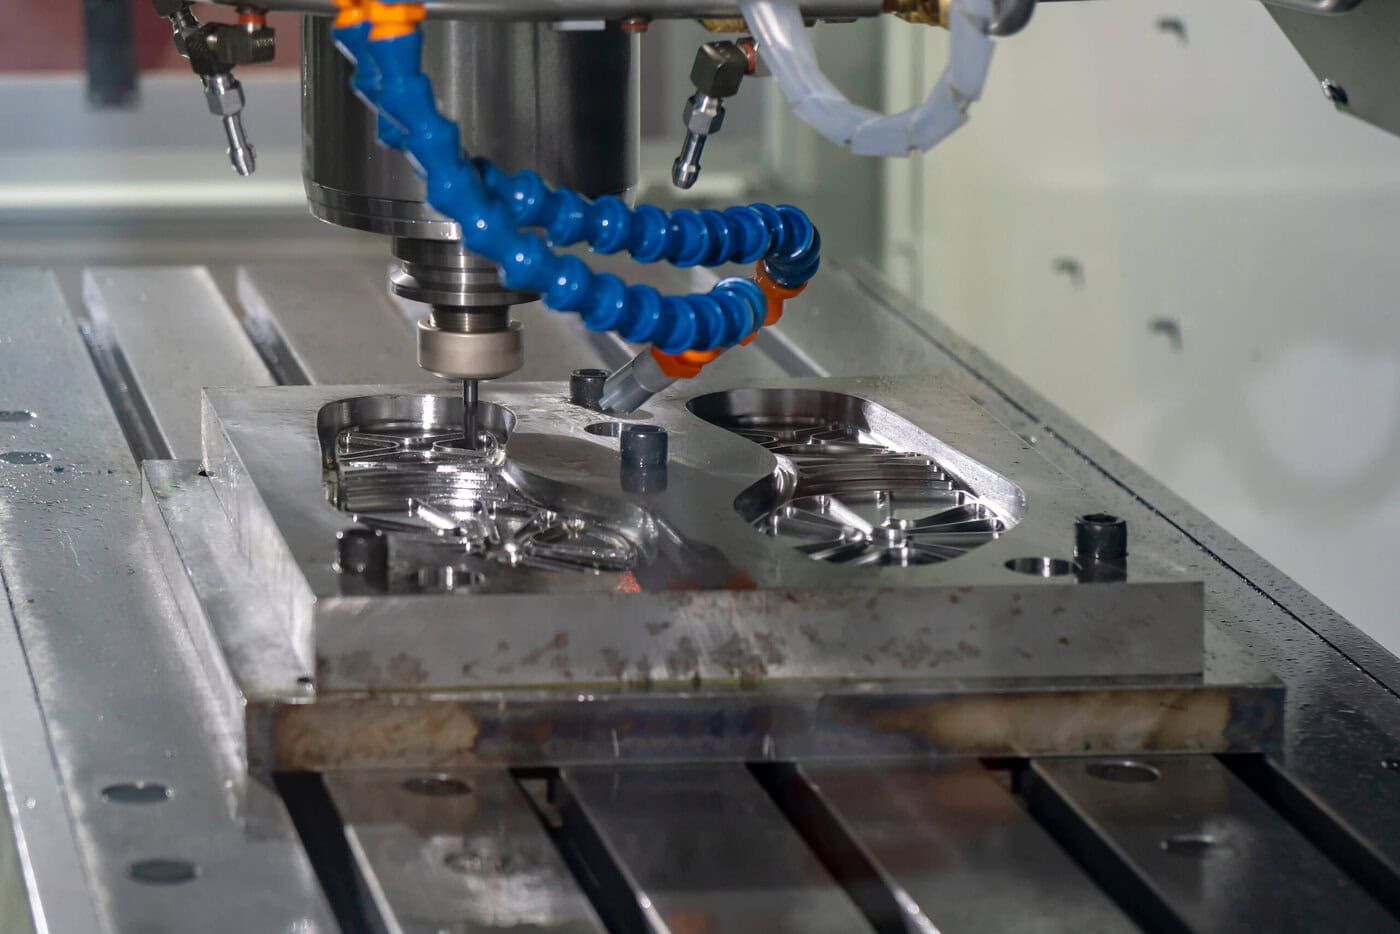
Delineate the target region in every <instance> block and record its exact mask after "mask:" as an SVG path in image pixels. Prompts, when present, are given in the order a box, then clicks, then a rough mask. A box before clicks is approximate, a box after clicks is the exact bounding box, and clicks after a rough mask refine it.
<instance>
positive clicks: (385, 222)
mask: <svg viewBox="0 0 1400 934" xmlns="http://www.w3.org/2000/svg"><path fill="white" fill-rule="evenodd" d="M331 12H334V11H333V10H332V11H331ZM423 36H424V47H423V70H424V73H425V74H426V75H428V77H429V78H431V80H432V82H433V89H434V91H435V93H436V96H437V102H438V106H439V107H440V108H441V109H442V112H443V114H444V115H445V116H446V117H448V118H449V119H451V120H453V121H454V122H456V123H457V125H458V126H460V127H461V129H462V146H463V148H464V149H465V150H466V151H467V152H468V153H471V154H473V155H482V156H486V157H488V158H490V159H491V160H492V161H493V162H495V163H496V164H497V165H499V166H500V167H501V168H502V169H504V170H506V171H510V172H514V171H518V170H520V169H532V170H534V171H536V172H539V173H540V174H541V175H542V176H543V177H544V178H545V179H547V180H548V181H549V183H550V184H552V185H562V186H567V187H569V188H573V189H575V190H578V191H580V192H582V193H584V194H585V195H589V196H593V197H596V196H598V195H603V194H616V195H627V194H628V193H629V192H630V191H631V190H632V189H633V188H634V187H635V186H636V183H637V158H638V154H637V146H638V141H637V137H636V125H637V117H636V114H637V109H638V101H637V81H636V80H635V79H636V74H637V71H636V69H637V64H636V62H635V61H634V56H633V44H634V39H633V38H632V37H631V36H630V35H628V34H626V33H624V32H622V31H621V30H620V29H617V28H609V29H606V30H602V31H565V30H558V29H554V28H552V27H551V26H549V25H547V24H535V23H520V22H515V23H503V22H483V21H479V20H473V21H470V22H467V21H449V22H432V23H428V24H427V25H426V27H425V28H424V30H423ZM302 58H303V61H302V64H303V67H302V82H303V92H304V93H303V95H302V126H303V129H304V131H305V132H304V133H303V141H304V145H303V151H302V175H303V178H304V180H305V183H306V193H307V199H308V200H309V201H310V203H311V209H312V212H313V213H314V214H315V215H316V216H317V217H320V218H321V219H322V220H326V221H329V222H331V223H335V224H339V225H341V226H346V227H354V228H356V229H359V230H368V231H372V232H374V233H381V234H387V235H389V236H393V237H403V238H409V239H418V240H446V241H452V242H453V243H454V245H455V243H456V241H459V240H460V239H461V231H460V230H459V229H458V228H457V224H456V223H455V222H452V221H450V220H447V219H446V218H444V217H442V216H441V215H440V214H438V213H437V212H436V211H433V210H432V209H431V208H429V207H427V206H426V205H425V204H423V198H424V187H423V182H422V180H421V179H420V178H419V177H418V176H417V174H416V173H415V172H414V171H413V168H412V166H411V165H410V164H409V162H408V160H407V158H406V157H404V156H403V155H402V154H401V153H399V152H396V151H393V150H390V149H386V148H385V147H383V146H381V145H380V144H379V142H378V141H377V139H376V121H375V116H374V114H373V112H372V111H371V110H370V108H369V107H367V106H366V105H365V104H364V102H363V101H361V100H360V99H359V98H358V97H356V96H355V95H354V94H353V93H351V90H350V87H351V86H350V75H351V67H350V65H349V63H348V62H347V61H346V60H345V57H344V56H343V55H341V54H340V52H339V50H338V49H336V47H335V44H334V42H333V41H332V40H331V36H330V28H329V23H328V22H327V21H326V20H325V19H321V18H317V17H307V18H306V22H305V25H304V28H303V31H302Z"/></svg>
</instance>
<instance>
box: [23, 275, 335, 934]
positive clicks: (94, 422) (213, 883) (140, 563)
mask: <svg viewBox="0 0 1400 934" xmlns="http://www.w3.org/2000/svg"><path fill="white" fill-rule="evenodd" d="M0 332H3V333H6V334H11V335H17V334H23V335H24V340H23V341H19V340H6V341H4V342H0V371H3V372H4V373H5V374H6V380H5V391H6V395H7V399H8V402H7V405H9V406H11V407H13V408H16V409H25V410H28V411H32V412H34V413H35V418H34V419H32V420H31V421H30V422H29V423H27V424H24V425H23V426H22V427H16V428H15V429H14V432H15V434H14V435H13V436H12V437H11V438H10V440H9V444H10V446H9V453H28V454H30V455H33V456H29V457H23V458H19V457H9V458H6V459H5V460H4V461H0V472H3V488H4V494H3V495H0V568H3V574H4V583H5V588H6V591H7V593H8V595H9V601H10V606H11V608H12V610H13V612H14V615H15V622H16V624H17V627H18V631H19V635H20V638H21V640H22V643H23V646H24V651H25V655H26V657H27V660H28V664H29V671H30V676H31V677H32V679H33V683H34V686H35V692H36V694H37V696H38V698H39V702H40V705H41V707H42V710H43V716H44V722H45V726H46V728H47V730H48V735H49V743H50V749H51V750H52V755H53V758H54V761H55V763H56V764H57V768H58V772H59V774H60V776H61V781H62V793H63V796H64V799H65V802H66V806H67V808H68V810H69V812H70V813H71V814H72V815H73V819H74V822H75V824H76V826H77V838H78V846H79V851H80V853H81V854H82V856H83V860H84V863H85V871H86V876H87V881H88V883H89V884H90V886H91V889H90V892H91V896H92V899H93V900H94V901H95V902H96V904H97V905H98V910H99V912H100V915H101V917H100V920H99V924H98V925H97V927H96V929H97V930H104V929H105V930H113V931H116V930H120V931H128V930H174V929H184V928H188V927H189V926H191V924H194V925H195V926H203V927H207V926H208V925H209V923H210V920H209V919H217V922H218V924H219V925H220V926H222V927H225V928H227V929H230V930H283V931H285V930H331V929H333V928H332V927H331V925H332V920H331V915H330V912H329V911H328V909H327V907H326V904H325V900H324V897H323V896H322V894H321V891H320V888H319V887H318V886H317V884H316V879H315V877H314V874H313V873H312V871H311V867H310V865H309V863H308V862H307V860H306V857H305V854H304V853H303V851H302V849H301V846H300V843H299V841H298V839H297V837H296V835H295V833H294V832H293V830H292V827H291V824H290V821H289V819H288V817H287V814H286V812H285V810H284V808H283V807H282V804H281V801H280V800H279V799H278V798H277V796H276V795H275V794H274V793H273V792H272V791H271V790H270V789H269V788H267V787H266V786H265V785H263V784H261V783H260V782H258V781H256V780H254V779H252V778H250V777H249V776H248V775H247V774H245V773H244V771H243V770H242V769H241V768H240V767H239V765H238V763H237V761H236V757H235V756H234V755H233V754H232V751H231V749H230V747H229V743H228V739H227V737H226V736H225V735H224V733H223V730H222V728H221V726H220V724H219V720H218V715H217V713H216V710H215V708H214V706H213V705H212V703H211V701H210V697H209V694H208V688H207V685H206V684H205V682H204V679H203V677H202V675H201V669H200V663H199V661H198V659H197V658H196V656H195V652H194V651H193V649H192V647H191V645H190V643H189V640H188V639H187V638H186V636H185V634H184V627H183V624H182V623H181V621H180V620H179V617H178V612H177V610H176V608H175V605H174V603H173V601H172V599H171V596H170V593H169V591H168V589H167V588H166V586H165V584H164V582H163V580H162V579H161V571H160V568H159V566H158V563H157V561H156V558H155V556H154V554H153V552H152V544H151V539H150V533H149V532H148V530H147V529H146V527H145V524H144V522H143V521H142V516H141V508H140V503H139V500H138V497H139V490H140V475H139V473H138V472H137V468H136V464H135V463H134V462H133V460H132V458H131V455H130V453H129V451H128V449H127V444H126V440H125V438H123V436H122V433H121V430H120V429H119V427H118V425H117V421H116V418H115V417H114V415H113V413H112V411H111V409H110V408H109V407H108V406H107V405H106V404H105V396H104V393H103V390H102V386H101V384H100V383H99V382H98V379H97V376H96V374H95V373H94V372H93V369H92V363H91V359H90V357H89V356H88V352H87V349H86V348H85V347H84V345H83V341H82V338H81V337H80V336H79V334H78V331H77V327H76V326H75V323H74V321H73V318H72V317H71V315H70V313H69V310H68V308H67V306H66V303H65V302H64V300H63V298H62V296H61V294H60V292H59V290H58V286H57V283H56V282H55V280H54V279H53V277H52V276H51V275H49V274H46V273H43V272H39V271H28V270H9V271H3V272H0ZM55 374H61V375H62V388H61V391H57V390H56V389H55ZM6 754H7V757H8V755H9V750H7V751H6ZM28 754H30V755H34V754H37V755H41V756H42V755H44V751H43V749H42V747H40V749H38V750H31V751H29V753H28ZM162 789H163V790H164V793H157V792H160V791H161V790H162ZM36 800H38V799H37V796H36ZM161 883H165V884H161ZM80 905H81V902H80V901H75V904H74V906H73V908H74V910H75V911H76V910H79V908H80ZM194 919H200V920H198V921H195V920H194ZM93 929H94V927H93V926H92V925H90V924H86V923H74V924H73V925H71V926H68V925H64V926H62V927H61V928H59V930H62V931H63V932H64V934H67V932H68V931H88V930H93Z"/></svg>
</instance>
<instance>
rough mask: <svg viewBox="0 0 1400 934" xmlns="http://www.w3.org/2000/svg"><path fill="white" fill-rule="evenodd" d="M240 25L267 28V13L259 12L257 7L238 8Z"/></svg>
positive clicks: (264, 11)
mask: <svg viewBox="0 0 1400 934" xmlns="http://www.w3.org/2000/svg"><path fill="white" fill-rule="evenodd" d="M238 24H239V25H240V26H266V25H267V11H266V10H259V9H257V8H256V7H250V6H241V7H239V8H238Z"/></svg>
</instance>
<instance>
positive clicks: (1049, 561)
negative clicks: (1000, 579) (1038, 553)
mask: <svg viewBox="0 0 1400 934" xmlns="http://www.w3.org/2000/svg"><path fill="white" fill-rule="evenodd" d="M1006 569H1007V570H1008V571H1015V572H1016V573H1017V574H1029V575H1031V576H1032V577H1065V576H1067V575H1069V574H1073V573H1074V562H1073V561H1067V560H1065V559H1064V558H1012V559H1011V560H1010V561H1008V562H1006Z"/></svg>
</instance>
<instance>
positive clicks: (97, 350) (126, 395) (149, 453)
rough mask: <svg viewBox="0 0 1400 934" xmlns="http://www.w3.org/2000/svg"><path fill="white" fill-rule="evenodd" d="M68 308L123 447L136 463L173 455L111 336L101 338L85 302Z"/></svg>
mask: <svg viewBox="0 0 1400 934" xmlns="http://www.w3.org/2000/svg"><path fill="white" fill-rule="evenodd" d="M70 308H72V309H73V318H74V320H75V321H76V322H77V325H78V332H79V333H80V334H81V335H82V336H83V344H84V345H85V346H86V347H87V351H88V356H90V357H91V358H92V366H93V369H94V370H96V371H97V379H98V381H99V382H100V383H101V384H102V389H103V391H104V392H105V393H106V394H107V401H108V402H110V403H111V405H112V411H113V413H114V414H115V415H116V417H117V426H118V427H119V428H121V432H122V435H123V436H125V438H126V443H127V447H129V448H131V456H132V457H133V458H135V460H136V462H137V463H140V462H141V461H143V460H169V459H170V458H172V457H174V456H175V455H174V454H173V453H172V452H171V450H170V445H169V444H168V443H167V442H166V439H165V435H164V434H163V433H162V432H161V430H160V426H159V424H158V423H157V422H156V417H155V413H154V412H152V411H151V407H150V404H149V403H148V402H147V401H146V397H145V396H144V395H143V394H142V393H141V390H140V388H139V384H138V383H137V381H136V376H135V374H134V373H133V372H132V370H131V365H130V364H129V363H128V362H127V359H126V355H125V354H123V353H122V350H121V348H120V347H119V346H117V343H116V340H115V338H114V337H113V336H112V335H110V334H108V335H106V336H105V338H106V339H104V336H103V335H102V334H101V333H100V332H99V327H98V325H97V324H96V323H95V322H94V321H93V320H92V317H91V316H90V315H89V314H88V312H87V306H86V305H85V304H83V303H81V302H78V303H71V302H70Z"/></svg>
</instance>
